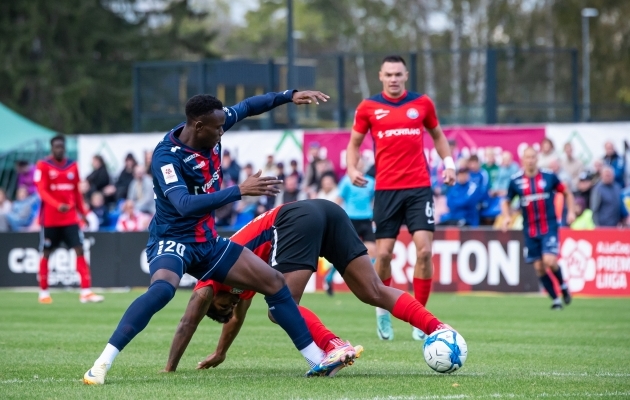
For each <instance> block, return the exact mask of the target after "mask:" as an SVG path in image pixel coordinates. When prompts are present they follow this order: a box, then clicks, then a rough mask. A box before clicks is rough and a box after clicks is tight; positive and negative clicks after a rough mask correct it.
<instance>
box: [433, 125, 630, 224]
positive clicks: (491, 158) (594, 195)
mask: <svg viewBox="0 0 630 400" xmlns="http://www.w3.org/2000/svg"><path fill="white" fill-rule="evenodd" d="M451 146H452V147H451V150H452V151H453V154H456V155H459V154H460V153H459V152H457V149H456V147H454V144H453V143H451ZM624 151H627V149H624ZM483 155H484V160H483V163H480V159H479V156H478V155H471V156H470V157H468V158H463V157H461V156H459V157H458V159H457V167H458V171H457V177H456V178H457V179H456V183H455V185H454V186H453V187H447V186H445V185H443V184H442V183H441V181H440V179H441V168H443V167H442V166H441V165H434V166H433V167H432V168H431V180H432V182H433V187H434V194H435V204H436V209H435V216H436V221H439V224H440V225H455V226H479V225H495V226H498V225H499V222H500V221H498V218H500V216H499V214H500V205H499V204H500V200H501V198H503V197H504V196H505V195H506V193H507V188H508V184H509V182H510V177H511V176H512V175H514V174H515V173H516V172H518V171H519V169H520V167H519V165H518V164H516V163H515V162H514V161H513V158H512V154H511V153H510V152H507V151H504V152H503V153H501V154H497V153H496V152H495V151H494V149H493V148H486V149H485V152H484V153H483ZM499 160H500V161H499ZM624 160H625V157H624V156H623V155H620V154H619V153H618V152H617V151H616V149H615V147H614V145H613V144H612V143H611V142H606V144H605V156H604V157H603V158H602V159H600V160H595V161H594V162H593V166H592V167H591V168H589V167H588V166H587V165H585V164H584V163H583V162H582V161H581V160H580V159H578V158H576V157H575V156H574V154H573V147H572V145H571V143H566V144H565V145H564V146H563V150H562V153H561V154H559V153H558V152H557V151H556V149H555V146H554V143H553V142H552V141H551V140H550V139H548V138H545V139H544V140H543V141H542V142H541V143H540V152H539V155H538V167H539V168H542V169H547V170H550V171H552V172H553V173H555V174H556V175H558V177H559V179H560V181H561V182H563V183H564V184H565V185H567V186H568V187H569V188H570V189H571V191H572V192H573V194H574V196H575V202H576V213H577V219H576V221H575V222H574V223H573V224H572V225H571V227H572V228H575V229H593V228H594V227H618V226H626V225H628V224H629V223H630V220H629V219H628V210H630V185H629V184H628V183H627V182H626V181H625V170H626V169H625V163H624ZM497 161H499V162H498V163H497ZM515 201H518V200H515ZM555 204H556V210H557V215H560V216H562V220H561V221H560V222H561V223H562V225H563V226H566V221H564V219H565V217H566V206H565V204H564V201H563V196H562V195H560V194H558V196H557V198H556V199H555ZM514 206H515V208H517V207H516V206H517V204H516V203H515V204H514ZM521 224H522V219H521V218H520V217H519V216H518V215H517V216H516V217H515V218H514V219H513V221H512V227H513V228H520V227H521V226H522V225H521Z"/></svg>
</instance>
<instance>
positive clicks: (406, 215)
mask: <svg viewBox="0 0 630 400" xmlns="http://www.w3.org/2000/svg"><path fill="white" fill-rule="evenodd" d="M374 223H375V224H376V235H375V236H376V238H377V239H395V238H396V237H397V236H398V232H399V231H400V226H401V225H402V224H403V223H404V224H406V225H407V229H409V232H411V233H414V232H416V231H430V232H433V231H434V230H435V218H434V215H433V191H432V190H431V188H430V187H424V188H417V189H400V190H377V191H376V192H375V194H374Z"/></svg>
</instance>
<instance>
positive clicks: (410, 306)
mask: <svg viewBox="0 0 630 400" xmlns="http://www.w3.org/2000/svg"><path fill="white" fill-rule="evenodd" d="M392 315H393V316H394V317H396V318H398V319H401V320H403V321H405V322H408V323H410V324H411V325H413V326H414V327H416V328H418V329H420V330H421V331H422V332H424V333H426V334H427V335H430V334H432V333H433V332H435V331H436V330H437V327H438V326H439V325H440V324H441V323H442V322H440V320H439V319H437V318H436V317H435V315H433V314H431V313H430V312H429V310H427V309H426V308H424V306H423V305H422V304H420V302H419V301H418V300H416V299H414V298H413V297H412V296H411V295H410V294H408V293H403V294H402V295H401V296H400V297H399V298H398V300H397V301H396V304H394V308H393V309H392Z"/></svg>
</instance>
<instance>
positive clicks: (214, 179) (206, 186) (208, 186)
mask: <svg viewBox="0 0 630 400" xmlns="http://www.w3.org/2000/svg"><path fill="white" fill-rule="evenodd" d="M220 170H221V167H219V169H218V170H216V171H214V173H213V174H212V179H211V180H210V181H209V182H206V183H204V184H203V186H202V187H201V188H200V187H199V186H195V194H201V193H199V190H198V189H201V191H202V192H203V193H208V190H209V189H211V188H212V185H213V184H214V183H215V182H217V181H218V180H219V171H220Z"/></svg>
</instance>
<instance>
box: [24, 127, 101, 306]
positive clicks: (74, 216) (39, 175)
mask: <svg viewBox="0 0 630 400" xmlns="http://www.w3.org/2000/svg"><path fill="white" fill-rule="evenodd" d="M50 146H51V148H52V155H51V156H48V157H46V158H45V159H43V160H40V161H38V162H37V166H36V169H35V176H34V180H35V183H36V185H37V191H38V193H39V197H40V198H41V199H42V206H41V210H40V215H39V217H40V225H41V226H42V234H41V243H40V251H42V259H41V260H40V262H39V287H40V291H39V302H40V303H42V304H50V303H52V298H51V297H50V294H49V292H48V259H49V257H50V254H51V253H52V252H53V251H54V250H55V249H56V248H57V247H59V246H60V245H61V244H62V243H65V244H66V246H68V247H71V248H73V249H74V251H75V252H76V254H77V272H78V273H79V275H80V276H81V295H80V296H79V300H80V301H81V303H98V302H101V301H103V296H99V295H97V294H94V293H93V292H92V290H91V289H90V287H91V277H90V267H89V266H88V264H87V262H86V261H85V257H84V255H83V232H81V230H80V229H79V215H80V216H81V218H85V215H86V214H87V212H88V210H86V208H85V204H84V203H83V197H82V195H81V192H80V191H79V170H78V168H77V163H76V162H74V161H71V160H68V159H67V158H66V139H65V138H64V137H63V136H55V137H54V138H52V139H51V140H50Z"/></svg>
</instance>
